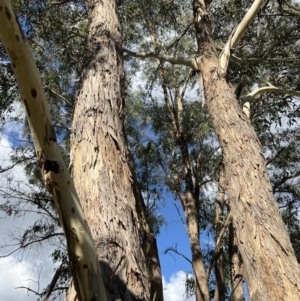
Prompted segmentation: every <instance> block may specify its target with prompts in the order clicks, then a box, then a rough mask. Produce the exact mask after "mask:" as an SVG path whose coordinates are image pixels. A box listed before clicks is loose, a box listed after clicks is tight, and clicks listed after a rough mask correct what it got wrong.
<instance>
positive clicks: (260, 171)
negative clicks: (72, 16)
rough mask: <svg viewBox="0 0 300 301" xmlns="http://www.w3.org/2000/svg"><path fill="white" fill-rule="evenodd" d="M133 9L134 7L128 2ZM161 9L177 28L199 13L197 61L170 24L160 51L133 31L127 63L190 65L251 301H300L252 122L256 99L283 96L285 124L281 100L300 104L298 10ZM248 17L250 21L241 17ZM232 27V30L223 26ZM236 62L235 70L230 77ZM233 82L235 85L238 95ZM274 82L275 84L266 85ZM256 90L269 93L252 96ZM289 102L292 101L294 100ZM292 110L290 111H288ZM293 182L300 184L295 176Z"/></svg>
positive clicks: (175, 5)
mask: <svg viewBox="0 0 300 301" xmlns="http://www.w3.org/2000/svg"><path fill="white" fill-rule="evenodd" d="M128 3H130V5H132V3H131V2H130V1H128ZM156 3H157V8H156V11H155V12H154V14H153V15H154V16H155V17H157V16H158V15H159V14H160V13H161V18H162V19H163V18H166V19H167V18H168V17H169V18H170V16H171V17H172V16H174V19H175V20H176V21H177V22H178V20H179V18H176V16H178V14H177V15H176V12H178V11H180V10H182V11H184V12H186V11H187V7H189V9H190V11H193V18H192V20H191V21H192V22H193V24H194V28H195V40H194V41H195V42H196V43H197V50H196V49H195V48H194V50H195V54H194V55H192V56H191V55H190V51H187V53H185V54H184V55H182V53H179V52H177V51H176V50H177V49H176V47H174V45H177V44H178V43H180V42H179V41H178V36H176V34H175V36H176V37H175V38H174V40H173V39H172V38H173V36H172V33H174V32H172V29H169V28H168V27H167V24H166V23H164V24H163V25H164V26H165V27H167V29H165V27H164V26H161V24H160V23H159V22H157V23H154V24H155V26H157V28H158V31H160V32H163V31H164V30H166V34H165V35H163V34H161V36H159V37H158V38H159V39H158V41H156V43H157V46H155V45H153V46H152V47H151V49H147V46H148V47H149V41H150V39H141V38H139V39H136V38H135V37H134V30H131V31H130V32H129V35H128V37H132V36H133V37H134V42H133V43H132V44H131V45H130V43H129V44H128V46H127V47H128V48H129V49H128V48H126V49H125V54H126V55H127V56H128V57H136V58H144V59H149V58H153V59H156V60H160V61H166V62H169V63H171V64H180V65H185V66H187V67H190V68H191V69H192V70H194V71H195V72H196V73H197V74H198V76H199V77H200V81H199V83H200V87H201V89H202V90H203V92H204V93H203V94H204V96H205V100H206V103H207V107H208V110H209V112H210V115H211V118H212V123H213V127H214V130H215V132H216V135H217V137H218V141H219V143H220V146H221V147H222V152H223V165H224V173H225V175H224V177H225V178H224V183H225V184H224V189H225V190H226V192H227V195H228V201H229V206H230V212H231V215H232V219H233V225H234V228H235V229H234V230H235V232H236V235H237V242H238V247H239V251H240V254H241V256H242V258H243V277H244V279H245V280H246V282H247V284H248V288H249V295H250V298H252V299H255V300H256V299H257V300H269V299H272V298H277V299H282V300H297V299H299V287H298V283H299V269H298V268H296V269H294V268H293V267H297V266H298V265H297V261H296V257H295V253H294V250H293V248H292V245H291V243H290V239H289V235H288V233H287V231H286V228H285V225H284V223H283V220H282V217H281V214H280V211H279V210H278V207H277V204H276V201H275V199H274V194H273V188H272V186H271V183H270V181H269V177H268V175H267V169H266V161H265V159H264V155H263V151H262V148H261V144H260V142H259V140H258V137H257V135H256V133H255V131H254V128H253V126H252V124H251V121H250V119H249V117H251V118H254V115H251V114H254V113H255V111H256V106H257V103H256V101H255V100H256V99H257V98H258V96H257V95H261V94H262V93H268V92H270V93H276V95H278V93H279V94H283V97H282V96H277V97H278V98H277V99H278V100H279V101H278V102H277V103H275V105H274V104H273V105H274V106H273V109H274V110H275V111H277V116H276V113H274V112H272V113H271V115H273V116H274V115H275V118H277V119H278V118H282V117H283V114H282V112H281V111H280V110H279V109H280V102H281V101H282V99H284V98H287V95H292V96H299V92H297V91H294V90H293V89H295V88H296V89H297V84H295V83H297V82H298V78H297V77H296V76H295V78H293V77H292V75H291V73H290V70H293V69H295V68H297V65H296V64H295V63H294V62H295V60H297V58H298V52H297V43H299V42H298V41H299V36H298V33H299V26H298V19H296V18H294V17H295V15H297V11H298V10H297V7H293V6H292V5H291V3H289V2H286V1H284V2H282V1H280V2H279V1H278V3H274V2H269V1H266V2H264V3H263V1H254V3H253V5H252V6H251V7H249V5H248V3H246V2H244V1H229V2H226V3H223V2H218V1H216V2H212V1H192V3H191V6H189V4H190V3H186V2H180V3H179V2H176V1H171V2H168V3H164V2H160V1H158V2H156ZM125 4H126V1H125ZM125 4H124V5H125ZM152 5H154V2H153V3H152ZM167 5H169V6H168V9H169V10H171V11H170V12H169V14H167V13H166V11H164V10H163V8H164V7H165V6H167ZM153 10H154V9H152V11H153ZM243 12H244V13H245V17H244V18H242V17H241V16H240V13H243ZM237 17H238V19H239V20H241V22H240V23H239V24H238V23H236V24H235V22H234V21H233V18H235V19H236V18H237ZM127 18H129V16H128V17H127ZM157 18H158V17H157ZM290 18H292V20H293V21H292V22H290ZM226 21H227V22H228V23H229V24H231V25H227V26H224V23H225V22H226ZM228 23H227V24H228ZM145 24H146V22H145ZM250 24H252V25H251V26H250ZM139 26H140V24H139V25H138V26H137V27H139ZM235 26H236V27H235ZM170 27H171V26H170ZM188 28H189V27H188V24H186V30H183V31H182V36H180V37H181V38H182V37H183V36H185V35H186V33H187V32H188ZM168 30H169V31H168ZM247 30H248V31H247ZM283 33H284V34H283ZM264 37H265V39H264ZM266 37H268V38H266ZM225 39H226V40H225ZM125 40H126V39H125ZM139 41H141V43H140V44H139V43H138V42H139ZM183 41H184V39H183ZM265 41H267V42H265ZM291 41H293V42H291ZM183 44H184V42H183ZM132 47H134V48H132ZM172 47H174V48H175V50H174V51H172V50H173V49H172ZM130 48H131V49H130ZM230 58H231V61H233V62H232V63H231V64H230V66H229V69H228V63H229V59H230ZM288 74H289V76H288ZM293 74H297V72H293ZM249 75H250V76H249ZM255 75H256V76H255ZM291 78H292V81H291V80H290V79H291ZM249 80H251V82H249ZM288 80H290V82H288ZM231 81H232V83H234V84H236V85H237V86H236V89H234V87H233V86H232V84H231ZM270 81H271V82H272V84H268V82H270ZM257 85H258V86H260V85H264V87H262V88H259V89H256V90H254V91H252V92H251V93H249V92H250V90H252V89H253V88H255V86H257ZM275 85H278V86H279V87H276V86H275ZM247 92H248V95H247ZM245 96H247V97H245ZM255 96H256V97H255ZM262 97H263V96H262ZM288 97H289V99H291V98H290V97H291V96H288ZM241 99H244V101H245V104H244V112H243V111H242V109H241V106H240V104H239V101H240V100H241ZM269 99H272V97H271V98H269ZM250 103H251V106H254V109H253V111H252V110H250V109H249V107H250ZM288 106H289V104H288V103H287V104H286V105H285V106H284V107H285V108H287V107H288ZM242 107H243V105H242ZM296 107H297V104H296ZM281 109H282V108H281ZM283 110H284V109H283ZM290 112H291V113H290V114H291V116H290V117H293V116H294V117H296V116H295V115H296V114H297V108H296V109H295V108H294V110H292V109H291V110H290ZM290 120H292V119H290ZM280 122H282V121H280ZM271 129H272V128H271ZM266 155H270V153H267V154H266ZM294 176H295V177H297V173H294ZM279 267H280V268H279ZM201 294H202V298H203V300H208V298H209V296H208V294H207V290H206V291H202V292H201ZM275 296H276V297H275Z"/></svg>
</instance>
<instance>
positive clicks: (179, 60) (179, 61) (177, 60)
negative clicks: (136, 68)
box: [123, 49, 199, 70]
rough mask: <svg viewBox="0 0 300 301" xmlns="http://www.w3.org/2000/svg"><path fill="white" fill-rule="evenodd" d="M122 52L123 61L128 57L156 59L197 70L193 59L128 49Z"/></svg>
mask: <svg viewBox="0 0 300 301" xmlns="http://www.w3.org/2000/svg"><path fill="white" fill-rule="evenodd" d="M123 51H124V52H126V53H127V54H126V55H124V59H125V60H126V59H128V58H129V57H136V58H156V59H159V60H161V61H165V62H169V63H171V64H174V65H184V66H187V67H190V68H191V69H194V70H198V69H199V67H198V65H197V62H196V60H195V59H189V58H184V57H177V56H171V55H163V54H158V53H155V52H133V51H130V50H128V49H123Z"/></svg>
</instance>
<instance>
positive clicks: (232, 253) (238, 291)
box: [229, 222, 244, 301]
mask: <svg viewBox="0 0 300 301" xmlns="http://www.w3.org/2000/svg"><path fill="white" fill-rule="evenodd" d="M229 260H230V280H231V287H232V292H231V297H230V301H243V300H244V290H243V275H242V272H243V266H242V262H241V260H240V258H239V253H238V246H237V237H236V234H235V230H234V227H233V224H232V222H231V223H230V225H229Z"/></svg>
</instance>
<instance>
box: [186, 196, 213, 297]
mask: <svg viewBox="0 0 300 301" xmlns="http://www.w3.org/2000/svg"><path fill="white" fill-rule="evenodd" d="M195 208H197V206H196V205H195V200H194V198H193V196H192V195H191V193H189V192H187V193H186V201H185V205H184V211H185V216H186V221H187V228H188V234H189V239H190V246H191V251H192V266H193V271H194V277H195V282H196V283H195V284H196V297H197V301H199V300H200V301H202V300H203V301H209V300H210V297H209V289H208V282H207V278H206V273H205V268H204V260H203V256H202V251H201V248H200V240H199V218H198V212H195ZM199 292H200V293H199Z"/></svg>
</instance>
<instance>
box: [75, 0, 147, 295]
mask: <svg viewBox="0 0 300 301" xmlns="http://www.w3.org/2000/svg"><path fill="white" fill-rule="evenodd" d="M87 6H88V11H89V16H88V17H89V37H88V47H87V53H88V59H87V63H86V67H85V70H84V71H83V74H82V79H81V86H80V90H79V93H78V96H77V102H76V108H75V112H74V122H73V134H72V137H71V160H72V165H73V177H74V182H75V186H76V188H77V190H78V194H79V198H80V201H81V203H82V206H83V209H84V212H85V214H86V218H87V222H88V224H89V225H90V228H91V232H92V234H93V238H94V241H95V245H96V248H97V250H98V254H99V260H100V262H101V267H102V271H103V274H104V279H105V285H106V287H107V290H108V292H109V294H110V297H111V300H149V283H148V275H147V269H146V263H145V257H144V254H143V252H142V249H141V245H140V237H139V220H138V216H137V212H136V201H135V197H134V193H133V178H132V175H131V172H130V169H129V166H128V149H127V144H126V141H125V138H124V130H123V109H124V108H123V95H122V94H123V93H122V91H123V84H124V71H123V60H122V51H121V49H122V33H121V27H120V24H119V21H118V17H117V13H116V11H117V7H116V3H115V1H111V0H103V1H96V0H88V1H87Z"/></svg>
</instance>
